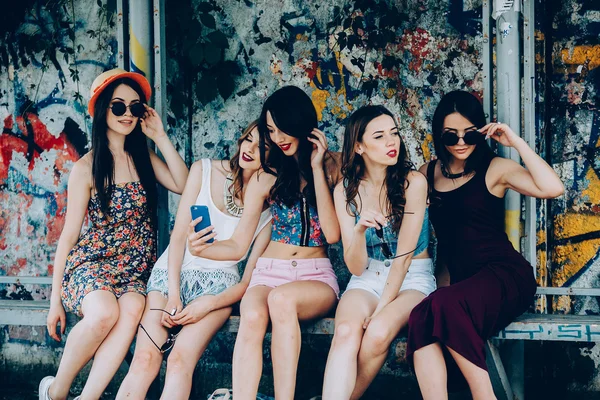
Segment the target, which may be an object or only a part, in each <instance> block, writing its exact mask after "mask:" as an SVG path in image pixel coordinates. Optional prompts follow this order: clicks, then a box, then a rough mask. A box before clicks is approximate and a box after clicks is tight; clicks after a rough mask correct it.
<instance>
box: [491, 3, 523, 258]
mask: <svg viewBox="0 0 600 400" xmlns="http://www.w3.org/2000/svg"><path fill="white" fill-rule="evenodd" d="M504 3H506V2H505V1H504V2H503V1H499V0H496V2H495V6H496V10H498V9H499V8H500V7H501V5H502V4H504ZM516 3H519V2H518V1H517V2H515V4H516ZM515 4H513V7H512V8H511V9H510V10H509V11H504V12H502V13H500V14H499V15H498V14H497V19H496V44H497V45H496V65H497V84H496V87H497V91H498V92H497V99H498V120H499V121H501V122H503V123H506V124H508V125H509V126H510V127H511V128H512V129H513V130H514V131H515V132H517V133H519V134H520V133H521V68H520V67H521V50H520V35H519V12H517V11H515V9H514V8H515ZM499 153H500V155H501V156H502V157H505V158H511V159H513V160H515V161H516V162H519V163H520V160H519V154H518V153H517V152H516V151H515V150H514V149H512V148H505V147H503V146H499ZM505 209H506V214H505V229H506V233H507V235H508V238H509V240H510V241H511V242H512V244H513V246H514V248H515V249H516V250H517V251H519V250H520V249H521V217H520V213H521V196H520V195H519V193H517V192H514V191H512V190H509V191H508V192H507V193H506V197H505Z"/></svg>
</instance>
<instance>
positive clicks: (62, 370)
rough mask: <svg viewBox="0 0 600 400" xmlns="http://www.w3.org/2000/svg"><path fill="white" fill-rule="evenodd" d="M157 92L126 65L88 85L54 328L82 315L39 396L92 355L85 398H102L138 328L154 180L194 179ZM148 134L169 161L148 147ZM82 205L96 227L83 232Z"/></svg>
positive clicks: (179, 185) (55, 389)
mask: <svg viewBox="0 0 600 400" xmlns="http://www.w3.org/2000/svg"><path fill="white" fill-rule="evenodd" d="M151 94H152V90H151V88H150V84H149V83H148V81H147V80H146V78H144V77H143V76H142V75H140V74H137V73H133V72H126V71H124V70H121V69H113V70H110V71H106V72H104V73H103V74H101V75H100V76H98V77H97V78H96V79H95V80H94V82H93V84H92V90H91V98H90V102H89V104H88V111H89V113H90V115H91V116H92V117H93V126H92V149H91V151H90V152H89V153H88V154H86V155H85V156H83V157H82V158H81V159H80V160H79V161H77V162H76V163H75V165H74V166H73V169H72V171H71V175H70V177H69V185H68V205H67V215H66V221H65V226H64V228H63V231H62V234H61V237H60V240H59V242H58V248H57V251H56V258H55V262H54V276H53V282H52V288H53V290H52V297H51V302H50V312H49V314H48V322H47V327H48V332H49V334H50V336H51V337H52V338H54V339H55V340H57V341H60V340H61V336H60V335H61V334H64V331H65V322H66V316H65V312H66V311H69V312H73V313H76V314H78V315H79V316H81V317H83V318H82V319H81V321H80V322H79V323H77V324H76V325H75V326H74V327H73V329H72V330H71V332H70V333H69V337H68V340H67V342H66V344H65V349H64V352H63V356H62V359H61V362H60V366H59V368H58V372H57V374H56V377H52V376H48V377H46V378H44V379H43V380H42V381H41V382H40V387H39V398H40V400H41V399H44V400H47V399H52V400H62V399H66V398H67V396H68V394H69V389H70V387H71V384H72V382H73V380H74V379H75V377H76V376H77V374H78V373H79V371H80V370H81V369H82V368H83V366H84V365H85V364H86V363H87V362H88V361H89V360H90V359H91V358H92V357H93V358H94V361H93V364H92V368H91V370H90V373H89V376H88V379H87V382H86V384H85V386H84V388H83V392H82V393H81V396H80V397H81V398H82V399H98V398H100V396H101V395H102V393H103V392H104V389H105V388H106V386H107V385H108V383H109V382H110V380H111V379H112V377H113V375H114V374H115V372H116V371H117V369H118V368H119V366H120V365H121V362H122V361H123V359H124V358H125V354H126V353H127V350H128V348H129V345H130V344H131V341H132V340H133V337H134V335H135V332H136V330H137V326H138V323H139V321H140V318H141V316H142V312H143V310H144V304H145V297H144V296H145V293H146V282H147V280H148V277H149V275H150V268H151V266H152V265H153V263H154V259H155V252H156V239H155V230H156V208H157V189H156V183H157V182H159V183H160V184H162V185H163V186H164V187H166V188H167V189H169V190H172V191H174V192H176V193H181V192H182V191H183V187H184V185H185V181H186V179H187V175H188V169H187V167H186V165H185V163H184V161H183V160H182V159H181V157H180V156H179V154H178V153H177V151H176V150H175V148H174V147H173V145H172V144H171V142H170V141H169V138H168V137H167V135H166V133H165V131H164V129H163V125H162V121H161V120H160V118H159V116H158V114H157V113H156V111H155V110H153V109H152V108H150V107H148V105H146V104H145V103H146V101H147V99H148V98H149V97H150V96H151ZM146 137H148V138H150V139H151V140H152V141H153V142H154V143H155V144H156V146H157V148H158V149H159V150H160V152H161V153H162V154H163V156H164V158H165V160H166V163H165V162H163V161H162V160H161V159H160V158H159V157H158V156H157V155H156V154H155V153H154V152H152V151H151V150H149V149H148V146H147V142H146ZM86 211H87V213H88V215H89V220H90V222H91V226H90V228H89V229H88V230H87V231H86V232H85V233H83V234H82V235H81V236H80V230H81V227H82V225H83V221H84V218H85V215H86ZM59 323H60V334H59V333H57V324H59Z"/></svg>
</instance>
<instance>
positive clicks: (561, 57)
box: [547, 0, 600, 314]
mask: <svg viewBox="0 0 600 400" xmlns="http://www.w3.org/2000/svg"><path fill="white" fill-rule="evenodd" d="M554 7H555V9H554V11H555V14H554V21H553V23H554V24H555V25H556V24H558V23H560V24H561V29H555V30H554V31H553V37H552V38H551V40H552V45H553V46H552V76H551V77H549V79H551V92H550V93H548V96H549V97H550V98H549V100H548V101H550V107H551V117H550V124H549V126H550V129H551V131H550V134H551V140H552V149H551V151H552V154H551V157H552V161H553V163H554V165H555V167H556V168H557V170H558V171H560V175H561V178H562V179H563V182H564V183H565V187H566V193H565V195H564V196H562V197H561V198H560V199H558V200H555V201H553V202H552V208H551V218H552V221H553V226H554V230H553V240H552V241H551V243H550V250H551V252H552V268H551V283H552V286H571V287H599V286H600V280H599V272H600V259H599V256H600V252H599V250H600V4H598V2H594V1H582V0H579V1H573V0H571V1H562V2H555V4H554ZM547 37H548V36H547ZM554 309H555V310H556V311H557V312H566V313H571V312H573V313H590V312H591V313H595V314H597V313H600V308H599V307H598V302H597V300H596V299H594V298H583V299H581V298H579V299H575V298H569V297H568V296H565V297H561V298H559V299H557V300H556V301H555V303H554Z"/></svg>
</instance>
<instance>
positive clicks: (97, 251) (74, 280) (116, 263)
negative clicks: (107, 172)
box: [61, 181, 156, 316]
mask: <svg viewBox="0 0 600 400" xmlns="http://www.w3.org/2000/svg"><path fill="white" fill-rule="evenodd" d="M88 215H89V218H90V222H91V227H90V228H89V229H88V230H87V231H86V232H84V233H83V235H82V236H81V237H80V238H79V241H78V242H77V244H76V245H75V246H74V247H73V249H72V250H71V251H70V252H69V255H68V257H67V263H66V266H65V272H64V276H63V281H62V292H61V299H62V303H63V305H64V307H65V310H66V311H70V312H74V313H76V314H78V315H80V316H81V315H82V313H81V304H82V302H83V299H84V297H85V296H86V295H87V294H88V293H90V292H92V291H95V290H106V291H109V292H112V293H113V294H114V295H115V297H116V298H119V297H121V296H122V295H124V294H125V293H129V292H133V293H139V294H142V295H145V293H146V282H147V281H148V277H149V276H150V270H151V266H152V265H153V264H154V260H155V254H156V239H155V236H154V231H153V230H152V224H151V219H150V211H149V209H148V206H147V203H146V191H145V190H144V188H143V186H142V184H141V183H140V182H139V181H135V182H126V183H119V184H115V185H114V186H113V191H112V196H111V200H110V202H109V217H108V218H105V216H104V213H103V212H102V210H101V208H100V201H99V200H98V197H97V196H96V195H94V196H93V197H92V198H91V199H90V202H89V204H88Z"/></svg>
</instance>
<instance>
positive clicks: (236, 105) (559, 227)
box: [0, 0, 600, 398]
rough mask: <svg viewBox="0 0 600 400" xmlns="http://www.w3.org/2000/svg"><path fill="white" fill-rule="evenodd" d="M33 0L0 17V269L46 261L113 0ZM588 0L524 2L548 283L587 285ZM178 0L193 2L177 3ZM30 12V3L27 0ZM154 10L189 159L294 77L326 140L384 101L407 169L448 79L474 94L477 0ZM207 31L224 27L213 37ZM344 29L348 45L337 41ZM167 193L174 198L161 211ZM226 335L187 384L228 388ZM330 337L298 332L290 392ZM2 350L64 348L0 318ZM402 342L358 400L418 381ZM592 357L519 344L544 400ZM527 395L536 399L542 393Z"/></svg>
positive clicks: (591, 46)
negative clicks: (531, 22)
mask: <svg viewBox="0 0 600 400" xmlns="http://www.w3.org/2000/svg"><path fill="white" fill-rule="evenodd" d="M41 3H42V2H36V1H35V0H28V1H25V2H23V5H22V8H23V10H21V11H22V12H21V13H20V14H19V13H18V12H17V13H16V14H15V15H11V17H10V18H8V17H7V18H6V20H7V21H12V25H11V24H5V25H3V26H2V27H0V32H2V34H5V33H6V35H8V36H6V39H5V40H4V41H3V42H0V71H1V72H0V116H1V117H2V121H3V123H4V130H3V132H2V134H1V135H0V144H1V146H0V275H42V276H43V275H51V273H52V262H53V257H54V251H55V249H56V242H57V240H58V237H59V234H60V231H61V229H62V226H63V223H64V213H65V210H66V208H65V207H66V183H67V179H68V173H69V171H70V168H71V166H72V163H73V162H74V161H75V160H77V159H78V158H79V157H80V156H81V155H83V154H84V153H85V152H86V151H87V150H88V147H87V146H88V144H89V132H90V130H91V121H90V119H89V118H88V117H86V115H85V107H83V106H82V104H86V103H87V98H88V96H89V95H88V90H89V86H90V84H91V81H92V80H93V78H94V77H95V76H96V75H97V74H98V73H100V72H101V71H102V70H104V69H107V68H110V67H113V66H115V64H116V58H115V57H116V47H117V46H116V39H115V37H116V28H115V27H114V26H113V25H111V24H110V23H109V22H108V20H110V21H113V22H114V21H115V18H116V15H115V14H114V2H113V1H109V2H108V4H107V3H106V2H105V3H102V2H101V4H103V6H102V7H99V6H98V4H97V2H96V1H93V0H77V1H75V2H74V3H73V4H74V12H73V10H72V9H71V8H70V2H63V3H65V4H67V5H69V7H66V8H65V7H55V8H54V9H52V10H48V9H45V8H44V7H42V6H40V4H41ZM392 3H393V7H394V9H395V10H396V11H395V12H396V14H397V15H395V18H394V19H393V21H386V22H385V23H384V24H383V25H382V26H381V27H383V28H385V27H387V29H384V30H388V31H391V32H390V34H389V36H384V37H383V38H381V37H379V38H377V37H376V36H375V30H376V27H377V26H378V24H379V23H380V22H381V18H382V17H385V16H386V15H390V14H391V8H390V7H391V6H390V4H392ZM596 3H597V2H594V1H593V0H567V1H560V2H559V1H558V0H552V1H548V2H543V1H538V2H537V4H536V6H537V7H538V12H537V13H536V17H537V19H538V21H537V23H536V31H537V32H536V38H537V40H536V43H537V48H538V52H537V53H538V59H537V60H536V61H537V69H538V73H539V76H538V80H537V88H538V99H537V100H538V103H539V104H538V121H537V125H538V132H537V133H538V147H539V149H540V151H541V152H544V151H547V152H548V153H549V154H548V155H549V157H550V158H551V159H552V161H553V163H554V164H555V165H556V166H557V169H558V170H559V172H560V174H561V176H562V177H563V179H564V180H565V184H566V186H567V194H566V195H565V196H564V197H563V198H561V199H559V200H556V201H553V202H552V203H551V207H550V209H549V210H548V213H547V214H546V213H545V211H544V213H543V214H542V215H540V216H539V226H540V229H539V232H540V238H539V243H538V244H539V248H540V251H539V257H540V260H539V263H540V266H541V267H540V269H538V272H540V282H542V281H548V283H549V284H552V285H557V286H569V285H573V286H597V285H598V282H597V280H598V268H599V264H598V261H597V257H598V247H599V246H600V235H598V232H599V231H600V219H599V218H598V206H599V204H600V181H599V178H598V170H599V166H598V148H599V147H600V135H599V130H600V117H599V115H598V104H599V102H598V97H599V96H600V89H599V88H598V79H599V78H598V76H599V75H600V73H599V72H598V71H600V68H598V66H599V65H600V61H599V60H600V43H599V40H598V35H599V34H600V6H598V5H597V4H596ZM383 4H386V7H385V8H384V6H383ZM353 5H354V8H353ZM192 7H193V9H194V12H190V11H189V10H190V9H191V8H192ZM16 8H18V7H16ZM26 9H27V10H31V12H30V13H27V14H26V13H25V11H24V10H26ZM166 9H167V15H166V22H167V25H166V32H167V51H168V55H167V71H166V72H167V82H168V86H167V92H168V97H169V113H168V118H167V123H168V129H169V135H170V137H171V138H172V140H173V141H174V142H175V144H176V146H177V148H178V149H179V150H180V151H181V153H182V154H184V155H185V158H186V162H188V164H189V163H191V162H192V161H194V160H197V159H199V158H202V157H211V158H226V157H229V156H230V155H231V154H232V153H233V151H234V147H235V140H236V138H237V136H238V135H239V133H240V131H241V130H242V129H243V127H244V126H245V125H246V124H247V123H248V122H250V120H252V119H254V118H256V117H257V116H258V113H259V111H260V108H261V105H262V102H263V101H264V99H265V98H266V97H267V96H268V95H269V94H270V93H271V92H273V91H274V90H275V89H277V88H278V87H280V86H283V85H288V84H294V85H298V86H300V87H302V88H304V89H305V90H306V91H307V93H309V95H310V96H311V98H312V99H313V101H314V103H315V106H316V107H317V110H318V112H319V117H320V125H319V127H320V128H321V129H322V130H324V131H325V132H326V134H327V136H328V139H329V141H330V145H331V148H332V149H333V150H338V149H339V147H340V145H341V142H342V132H343V128H342V125H343V123H344V121H345V120H346V118H347V117H348V116H349V115H350V113H351V112H352V111H353V110H354V109H356V108H357V107H360V106H362V105H364V104H368V103H376V104H384V105H386V106H387V107H388V108H389V109H390V110H391V111H392V112H393V113H394V114H395V115H396V116H397V118H398V123H399V126H400V129H401V134H402V137H403V139H404V140H405V142H406V144H407V147H408V150H409V153H410V156H411V159H412V161H413V162H414V163H415V165H416V166H419V165H421V164H422V163H423V162H424V161H426V160H428V159H430V158H431V157H432V155H433V154H432V153H433V146H432V143H431V135H430V134H429V126H430V119H431V116H432V114H433V111H434V108H435V106H436V104H437V102H438V100H439V98H440V97H441V95H443V93H445V92H448V91H450V90H453V89H457V88H462V89H467V90H471V91H473V92H475V93H476V94H478V95H481V90H482V83H481V73H480V72H479V71H480V68H481V50H482V46H483V39H482V36H481V33H480V31H481V27H480V24H479V20H480V17H481V1H480V0H464V1H459V0H442V1H439V0H419V1H400V0H399V1H395V2H383V1H382V2H381V3H379V2H360V1H359V2H351V1H348V0H335V1H331V2H316V1H310V2H304V1H300V0H277V1H270V0H269V1H262V0H258V1H243V2H241V1H237V2H232V1H227V0H216V1H214V2H211V3H207V2H201V1H197V0H186V1H183V0H182V1H178V2H177V7H174V6H173V2H171V1H168V2H167V5H166ZM213 20H214V26H213ZM61 21H63V24H62V25H61V24H60V22H61ZM65 21H71V23H70V24H69V23H65ZM384 21H385V18H384ZM73 22H74V23H73ZM393 24H396V26H394V25H393ZM2 29H3V30H2ZM182 30H186V31H185V32H183V33H182ZM215 31H218V32H222V33H224V34H225V40H226V44H225V43H223V41H222V38H220V39H219V38H216V37H215V36H214V34H213V33H214V32H215ZM10 32H13V33H12V34H10ZM342 32H343V33H345V34H346V43H345V45H344V43H338V39H339V38H341V37H342V36H343V35H342V36H340V33H342ZM211 34H213V36H212V38H213V39H214V43H220V44H219V46H217V47H218V48H217V50H215V49H214V46H213V45H214V43H213V42H212V41H211V40H209V39H207V38H208V37H209V35H211ZM42 37H43V38H52V41H51V42H50V44H48V45H47V46H46V47H53V49H54V51H51V52H49V53H48V54H50V57H47V59H46V60H44V59H43V54H44V53H43V51H40V49H39V48H40V47H39V46H40V45H39V44H38V45H37V47H36V45H35V43H36V41H40V40H41V38H42ZM350 37H353V39H350ZM73 38H74V39H75V43H74V44H73ZM350 42H352V45H350ZM79 46H82V47H79ZM211 46H212V47H211ZM42 47H43V48H45V47H44V46H42ZM350 47H351V48H350ZM199 48H200V49H201V50H199ZM69 49H73V50H72V51H71V50H69ZM219 49H223V50H219ZM221 51H222V52H221ZM65 55H66V57H67V58H65ZM207 59H208V60H211V61H210V62H208V61H206V60H207ZM43 65H46V69H45V70H43V69H42V66H43ZM215 66H217V68H215ZM219 66H221V67H223V68H220V69H219V68H218V67H219ZM190 67H191V68H190ZM228 68H233V70H231V71H233V72H231V73H230V75H226V77H230V78H231V79H230V80H229V81H227V79H224V78H223V76H222V74H223V73H224V72H223V71H228ZM74 75H78V76H79V82H77V81H76V80H75V79H74ZM215 87H216V89H215ZM209 93H216V96H213V97H215V98H214V99H212V100H211V99H209V98H207V96H208V94H209ZM77 94H80V95H81V96H82V99H81V100H82V101H81V103H78V102H77V101H76V97H75V96H76V95H77ZM565 132H566V133H565ZM176 201H177V198H176V197H175V196H173V197H171V198H170V206H169V208H170V210H171V221H169V222H170V223H171V224H172V222H173V218H174V215H175V210H176ZM546 224H549V229H548V230H546ZM546 232H548V234H547V235H546ZM331 256H332V258H333V259H334V260H335V264H336V269H337V271H338V273H339V275H340V277H341V280H342V286H344V285H345V282H346V280H347V277H348V274H347V272H345V271H344V268H343V265H342V264H341V263H340V249H339V247H333V248H332V250H331ZM546 260H548V261H547V262H546ZM7 296H9V297H12V298H20V297H22V298H34V299H45V298H47V297H48V288H47V287H37V286H36V287H32V286H31V285H25V287H16V286H14V285H11V286H7V287H5V288H4V289H2V288H0V297H7ZM540 307H541V309H550V310H556V311H560V312H576V313H585V312H592V313H597V312H598V311H599V310H598V304H597V301H596V299H594V298H584V299H580V300H576V301H575V300H573V299H572V298H567V297H564V298H558V299H554V300H553V301H552V302H551V303H550V304H548V305H544V306H540ZM232 346H233V336H232V335H230V334H220V335H218V336H217V339H216V340H215V341H213V343H212V344H211V346H210V347H209V349H208V350H207V353H206V356H205V357H204V358H203V360H202V361H201V363H200V366H199V368H198V371H197V374H196V378H197V379H196V382H197V383H196V386H195V389H194V392H195V393H197V394H206V393H207V392H209V391H211V390H212V389H214V388H215V387H219V386H227V385H230V381H229V380H230V377H231V373H230V364H229V363H230V360H231V352H232ZM328 346H329V339H328V338H327V337H311V338H308V339H307V340H306V341H305V343H304V344H303V355H302V358H301V368H300V372H299V385H298V387H299V391H300V392H301V393H299V394H298V395H299V397H300V398H303V397H308V396H309V395H314V394H316V393H317V392H318V387H319V386H320V380H321V379H322V368H323V367H324V361H325V357H326V352H327V349H328ZM0 350H1V353H2V357H1V359H0V365H2V369H3V371H7V372H8V371H10V373H6V374H4V373H3V374H1V375H2V376H3V379H6V380H5V381H4V382H2V384H4V383H8V382H9V381H10V382H12V383H22V384H27V382H29V384H31V383H32V382H30V381H32V380H34V379H36V378H37V377H38V376H37V375H42V374H43V373H50V372H52V371H53V370H54V369H55V368H56V365H57V361H58V357H59V356H60V354H61V351H62V347H61V346H60V345H55V344H54V343H52V342H51V340H50V339H49V338H48V337H47V336H46V334H45V331H44V329H42V328H23V327H8V326H5V327H1V328H0ZM403 352H404V346H403V345H402V344H400V345H399V346H398V347H397V348H395V349H394V351H392V352H391V354H390V357H389V359H388V363H387V364H386V367H385V371H384V373H383V374H381V375H380V376H379V377H378V378H377V379H378V381H377V382H376V385H374V387H373V389H372V391H371V398H383V397H384V396H385V393H386V392H387V393H389V391H390V390H394V393H399V392H398V391H399V390H403V391H405V392H406V395H407V396H412V395H414V394H415V393H417V387H416V382H415V381H414V379H413V378H410V379H400V380H398V378H408V377H410V376H411V374H410V371H409V368H408V365H407V364H406V363H405V361H404V359H403ZM269 353H270V352H269V350H268V347H266V350H265V377H264V379H263V382H262V384H261V390H262V391H264V392H265V393H269V392H270V391H271V386H270V382H271V381H272V379H271V378H272V376H271V371H270V366H269V361H270V354H269ZM317 360H318V361H317ZM599 363H600V350H598V349H597V347H596V346H594V345H586V346H581V345H578V346H575V345H565V344H562V343H545V344H540V343H528V344H527V371H526V372H527V377H528V382H532V384H530V385H529V386H528V390H542V389H541V388H546V390H547V395H545V397H547V398H556V397H552V395H553V394H556V393H558V390H559V389H560V390H566V389H569V390H571V391H581V392H589V391H593V390H597V387H598V385H600V381H599V379H600V378H598V377H597V376H596V372H595V371H596V369H597V367H598V364H599ZM317 365H318V367H315V366H317ZM36 374H37V375H36ZM40 377H41V376H40ZM557 377H558V379H557ZM33 383H34V384H35V382H33ZM399 388H401V389H399ZM113 389H114V386H112V387H111V388H110V389H109V390H113ZM542 391H543V390H542ZM531 394H532V397H530V398H538V396H537V394H539V392H535V393H531Z"/></svg>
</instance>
